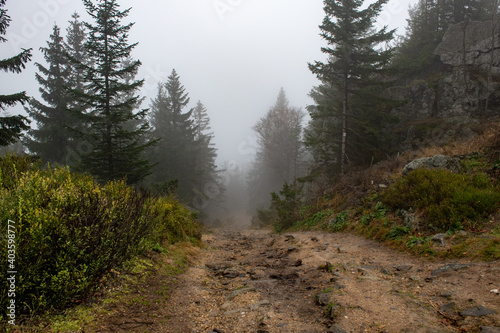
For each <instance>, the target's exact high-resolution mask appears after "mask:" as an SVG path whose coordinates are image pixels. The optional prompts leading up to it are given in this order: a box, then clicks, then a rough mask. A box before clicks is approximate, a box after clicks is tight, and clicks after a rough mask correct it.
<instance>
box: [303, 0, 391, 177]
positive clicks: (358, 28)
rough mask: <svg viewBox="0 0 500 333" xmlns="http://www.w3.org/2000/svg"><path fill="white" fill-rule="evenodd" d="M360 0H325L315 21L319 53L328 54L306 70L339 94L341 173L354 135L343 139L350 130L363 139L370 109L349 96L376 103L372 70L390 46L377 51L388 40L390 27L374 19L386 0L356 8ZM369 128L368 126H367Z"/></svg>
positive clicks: (386, 55)
mask: <svg viewBox="0 0 500 333" xmlns="http://www.w3.org/2000/svg"><path fill="white" fill-rule="evenodd" d="M363 2H364V1H363V0H325V1H324V11H325V14H326V15H325V18H324V20H323V23H322V25H320V29H321V34H320V35H321V36H322V37H323V39H325V40H326V42H327V46H326V47H323V48H322V49H321V51H322V52H323V53H325V54H327V55H328V57H329V58H328V61H327V62H320V61H316V62H314V63H312V64H309V69H310V70H311V71H312V73H314V74H316V76H317V77H318V79H320V80H321V81H322V82H324V83H326V84H328V85H331V86H332V87H333V88H335V89H336V90H337V91H338V92H339V94H340V96H341V99H340V103H341V108H340V109H339V111H340V110H341V114H340V115H336V117H337V118H340V119H341V123H342V127H341V132H340V133H339V135H340V138H341V139H340V140H341V145H340V147H341V153H340V157H339V163H340V173H344V171H345V166H346V161H347V158H348V148H350V150H351V151H352V150H353V148H352V147H353V145H351V144H350V143H354V140H353V139H354V138H355V137H353V138H352V139H348V137H351V135H352V134H355V135H356V136H358V139H361V140H362V141H365V142H366V141H367V139H369V138H363V136H364V134H365V133H363V132H362V131H364V130H365V129H367V128H369V127H370V126H369V124H368V123H366V122H365V119H366V117H367V116H368V115H369V113H370V112H373V111H374V110H375V109H376V108H371V110H368V109H366V105H358V106H359V108H357V109H356V108H355V105H354V103H353V100H354V98H356V97H357V98H359V99H358V101H359V100H360V101H362V100H365V101H366V100H367V99H372V98H373V99H374V100H373V101H371V102H373V105H377V103H376V99H375V98H376V97H377V95H378V94H377V93H374V91H373V87H377V86H378V85H380V83H381V80H380V79H379V78H380V77H378V79H379V80H378V81H377V80H376V79H375V78H376V76H375V75H376V74H379V75H380V74H381V73H382V71H383V69H384V67H385V66H386V65H387V64H388V62H389V60H390V58H391V56H392V49H391V48H389V47H386V48H385V49H382V46H381V45H383V44H384V43H387V42H389V41H390V40H392V38H393V34H394V30H392V31H388V30H387V27H383V28H382V29H380V30H378V31H375V29H374V23H375V19H376V18H377V16H378V15H379V14H380V12H381V10H382V7H383V5H384V4H385V3H387V0H378V1H376V2H374V3H372V4H370V5H369V6H368V7H367V8H366V9H361V6H362V5H363ZM353 120H358V121H359V122H358V124H359V125H360V126H361V128H360V131H355V130H354V126H353V125H354V123H352V124H350V123H351V122H352V121H353ZM370 130H373V129H372V128H370Z"/></svg>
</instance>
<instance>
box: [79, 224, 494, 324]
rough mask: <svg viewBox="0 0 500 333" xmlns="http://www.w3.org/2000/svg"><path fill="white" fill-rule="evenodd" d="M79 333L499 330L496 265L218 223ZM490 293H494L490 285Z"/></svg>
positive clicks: (354, 239) (353, 239) (350, 239)
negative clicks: (179, 264) (190, 251)
mask: <svg viewBox="0 0 500 333" xmlns="http://www.w3.org/2000/svg"><path fill="white" fill-rule="evenodd" d="M203 241H204V242H205V243H206V244H207V245H208V246H207V248H206V249H204V250H203V251H199V253H198V254H197V255H196V256H195V257H194V259H193V262H192V264H191V265H190V267H189V268H188V270H187V271H186V272H185V273H183V274H181V275H177V276H175V277H173V276H171V275H168V274H163V273H162V274H160V273H158V274H154V275H153V276H152V277H150V278H149V279H148V281H145V282H144V284H143V285H141V286H140V287H138V289H137V294H135V298H134V299H133V300H132V301H129V302H126V303H123V304H121V303H119V304H116V303H114V304H112V305H109V307H110V308H109V309H108V311H107V312H106V314H101V315H100V316H98V318H97V320H96V322H94V323H92V325H90V326H87V327H86V328H85V329H84V331H85V332H172V333H174V332H175V333H186V332H190V333H191V332H192V333H195V332H197V333H214V332H219V333H221V332H224V333H233V332H252V333H265V332H270V333H274V332H276V333H278V332H286V333H290V332H292V333H296V332H304V333H305V332H307V333H314V332H424V333H441V332H443V333H444V332H500V295H499V294H498V289H500V262H492V263H484V262H473V263H471V262H467V261H453V262H448V261H446V262H444V261H437V260H436V261H430V260H428V259H425V258H417V257H414V256H410V255H406V254H403V253H400V252H397V251H395V250H393V249H390V248H387V247H385V246H384V245H382V244H380V243H377V242H373V241H370V240H367V239H364V238H362V237H358V236H355V235H352V234H345V233H335V234H330V233H323V232H296V233H295V232H294V233H289V234H279V235H273V234H271V233H270V231H267V230H249V229H244V228H236V227H235V228H225V229H218V230H215V231H213V232H212V233H209V234H205V235H203ZM495 290H496V292H495Z"/></svg>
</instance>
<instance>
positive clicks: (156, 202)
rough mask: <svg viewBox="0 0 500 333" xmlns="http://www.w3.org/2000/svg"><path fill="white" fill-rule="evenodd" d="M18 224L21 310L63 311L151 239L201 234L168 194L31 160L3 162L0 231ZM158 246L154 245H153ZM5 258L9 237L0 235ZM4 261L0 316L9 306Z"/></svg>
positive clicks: (0, 170) (7, 159) (0, 276)
mask: <svg viewBox="0 0 500 333" xmlns="http://www.w3.org/2000/svg"><path fill="white" fill-rule="evenodd" d="M8 220H12V221H14V222H15V225H16V261H15V268H16V269H17V271H18V273H17V275H16V280H17V281H16V308H17V314H28V313H29V314H33V313H36V312H42V311H45V310H50V309H61V308H64V307H67V306H68V305H70V304H74V303H75V301H77V300H81V299H83V298H85V297H86V296H87V295H88V294H89V293H90V292H91V291H93V290H95V289H96V288H97V287H98V286H99V285H100V283H101V279H102V278H103V276H104V275H105V274H106V273H107V272H109V271H110V270H111V268H113V267H119V266H121V265H122V264H123V263H124V262H125V261H126V260H128V259H130V258H131V257H132V256H133V255H135V254H138V253H139V252H140V251H142V250H143V249H144V248H145V246H146V245H148V244H153V245H155V244H158V243H161V242H162V241H175V240H181V239H182V240H184V239H188V238H189V237H193V238H195V237H199V232H200V227H199V224H198V222H196V216H195V215H194V214H193V213H191V212H190V211H189V210H188V209H187V208H185V207H183V206H181V205H180V204H178V203H177V202H176V201H175V200H173V199H171V198H157V199H154V198H148V197H147V195H146V194H144V193H139V192H137V191H135V190H133V189H132V188H130V187H128V186H127V185H126V184H125V182H124V181H114V182H109V183H107V184H105V185H99V184H97V183H96V182H95V181H94V180H93V178H92V177H91V176H89V175H81V174H73V173H70V172H69V170H68V169H65V168H54V169H50V168H49V169H47V170H41V169H40V168H39V164H36V163H33V161H31V159H30V158H18V157H13V156H7V157H5V158H3V159H1V160H0V232H1V233H2V235H6V234H7V231H6V230H7V224H8ZM152 247H153V246H151V248H152ZM0 256H2V258H6V257H7V238H6V237H1V238H0ZM7 271H8V269H7V262H6V261H5V260H1V261H0V279H1V281H2V282H0V284H1V285H2V288H0V306H1V308H2V309H3V310H2V312H0V318H1V317H2V316H3V314H4V313H5V312H4V311H5V309H6V308H7V305H6V304H7V301H8V300H9V299H8V298H7V296H8V295H7V288H4V287H6V286H7V285H6V272H7Z"/></svg>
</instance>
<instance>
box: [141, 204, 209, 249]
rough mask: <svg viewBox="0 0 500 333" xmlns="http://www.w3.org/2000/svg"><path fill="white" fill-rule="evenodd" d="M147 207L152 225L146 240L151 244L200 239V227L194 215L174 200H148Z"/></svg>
mask: <svg viewBox="0 0 500 333" xmlns="http://www.w3.org/2000/svg"><path fill="white" fill-rule="evenodd" d="M147 206H148V210H149V212H148V215H149V218H150V219H151V221H152V223H153V230H152V232H151V235H150V236H149V237H148V240H149V241H150V242H152V243H153V244H157V243H158V244H161V243H164V242H168V243H174V242H177V241H187V240H192V239H196V240H200V239H201V225H200V223H199V222H198V221H197V217H196V214H195V213H194V212H192V211H190V210H189V209H187V208H186V207H185V206H183V205H181V204H179V202H178V201H177V200H175V199H174V198H172V197H160V198H157V199H150V200H149V202H148V204H147Z"/></svg>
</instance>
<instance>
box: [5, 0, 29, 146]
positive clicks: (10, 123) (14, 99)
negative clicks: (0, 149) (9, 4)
mask: <svg viewBox="0 0 500 333" xmlns="http://www.w3.org/2000/svg"><path fill="white" fill-rule="evenodd" d="M5 3H6V0H0V42H2V43H5V42H7V39H6V38H5V37H3V35H5V33H6V31H7V28H8V26H9V24H10V21H11V18H10V16H9V15H8V14H7V10H6V9H4V8H3V7H4V6H5ZM30 59H31V49H28V50H23V51H22V52H21V53H19V54H17V55H15V56H13V57H11V58H7V59H0V70H3V71H5V72H11V73H21V71H22V70H23V69H24V68H25V66H26V63H27V62H28V61H30ZM28 101H29V98H28V96H27V95H26V92H24V91H23V92H19V93H14V94H9V95H0V111H5V109H6V108H7V107H12V106H14V105H16V104H18V103H21V104H24V103H26V102H28ZM28 124H29V121H28V119H27V118H26V117H24V116H21V115H17V116H6V117H0V146H6V145H9V144H11V143H14V142H15V141H16V139H18V138H19V137H20V136H21V133H22V131H24V130H27V129H29V126H28Z"/></svg>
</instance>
